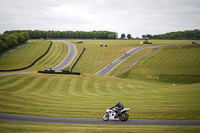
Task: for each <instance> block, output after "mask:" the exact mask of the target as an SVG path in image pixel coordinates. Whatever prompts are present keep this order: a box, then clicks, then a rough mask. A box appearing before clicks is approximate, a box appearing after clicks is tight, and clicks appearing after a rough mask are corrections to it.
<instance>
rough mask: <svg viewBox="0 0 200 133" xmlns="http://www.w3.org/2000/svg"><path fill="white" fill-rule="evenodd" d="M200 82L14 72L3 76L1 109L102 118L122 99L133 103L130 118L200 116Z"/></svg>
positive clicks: (30, 113)
mask: <svg viewBox="0 0 200 133" xmlns="http://www.w3.org/2000/svg"><path fill="white" fill-rule="evenodd" d="M199 86H200V84H192V85H178V86H176V87H173V86H172V85H171V84H164V83H148V82H143V81H137V80H129V79H121V78H112V77H108V76H106V77H103V76H95V75H86V76H69V75H48V74H21V75H8V76H1V77H0V112H5V113H14V114H26V115H39V116H40V115H41V116H57V117H78V118H101V117H102V115H103V114H104V113H105V110H106V108H107V107H110V106H113V105H114V104H115V103H116V101H117V100H120V101H121V102H122V103H123V104H124V105H125V106H126V107H128V108H131V111H130V112H129V114H130V119H173V120H174V119H183V120H199V119H200V118H199V116H200V104H199V101H200V90H199Z"/></svg>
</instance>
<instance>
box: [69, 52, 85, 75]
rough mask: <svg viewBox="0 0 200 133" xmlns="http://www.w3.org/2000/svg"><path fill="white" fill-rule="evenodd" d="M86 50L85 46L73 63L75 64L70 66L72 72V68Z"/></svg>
mask: <svg viewBox="0 0 200 133" xmlns="http://www.w3.org/2000/svg"><path fill="white" fill-rule="evenodd" d="M84 51H85V48H83V50H82V51H81V53H80V55H79V56H78V58H77V59H76V61H75V62H74V63H73V65H72V66H71V67H70V72H72V69H73V68H74V66H75V65H76V63H77V62H78V60H79V59H80V58H81V55H82V54H83V52H84Z"/></svg>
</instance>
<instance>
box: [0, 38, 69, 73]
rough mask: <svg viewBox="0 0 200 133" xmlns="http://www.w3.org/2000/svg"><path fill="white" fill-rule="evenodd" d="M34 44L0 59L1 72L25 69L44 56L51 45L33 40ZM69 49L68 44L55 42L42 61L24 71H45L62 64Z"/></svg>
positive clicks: (47, 42)
mask: <svg viewBox="0 0 200 133" xmlns="http://www.w3.org/2000/svg"><path fill="white" fill-rule="evenodd" d="M31 42H32V43H30V44H28V45H25V46H23V47H21V48H19V49H16V50H15V51H13V52H11V53H9V54H7V55H5V56H4V57H2V58H1V59H0V70H10V69H17V68H23V67H25V66H28V65H30V64H31V63H33V62H34V61H35V60H36V59H37V58H39V57H40V56H41V55H43V54H44V53H45V52H46V50H47V49H48V47H49V45H50V41H41V40H31ZM67 53H68V47H67V45H66V44H64V43H62V42H59V41H53V45H52V47H51V49H50V51H49V53H48V54H47V55H46V56H44V57H43V58H42V59H40V60H39V61H38V62H37V63H36V64H35V65H34V66H33V67H31V68H28V69H26V70H23V71H37V70H45V69H47V67H53V66H56V65H57V64H59V63H60V62H62V60H63V59H64V58H65V57H66V56H67Z"/></svg>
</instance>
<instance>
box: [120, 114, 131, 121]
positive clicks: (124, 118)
mask: <svg viewBox="0 0 200 133" xmlns="http://www.w3.org/2000/svg"><path fill="white" fill-rule="evenodd" d="M128 118H129V114H127V113H124V114H123V115H122V116H121V117H119V119H120V120H121V121H127V120H128Z"/></svg>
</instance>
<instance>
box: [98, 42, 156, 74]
mask: <svg viewBox="0 0 200 133" xmlns="http://www.w3.org/2000/svg"><path fill="white" fill-rule="evenodd" d="M156 47H160V46H144V47H137V48H133V49H131V50H129V51H128V52H127V53H125V54H124V55H122V56H121V57H119V58H118V59H116V60H115V61H113V62H111V63H110V64H108V65H107V66H105V67H104V68H103V69H101V70H100V71H98V72H97V73H95V75H106V74H107V73H108V72H110V71H111V70H112V69H114V68H115V67H116V66H118V65H119V64H120V63H122V62H123V61H125V60H126V59H128V58H129V57H130V56H132V55H133V54H135V53H136V52H138V51H140V50H142V49H145V48H156Z"/></svg>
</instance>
